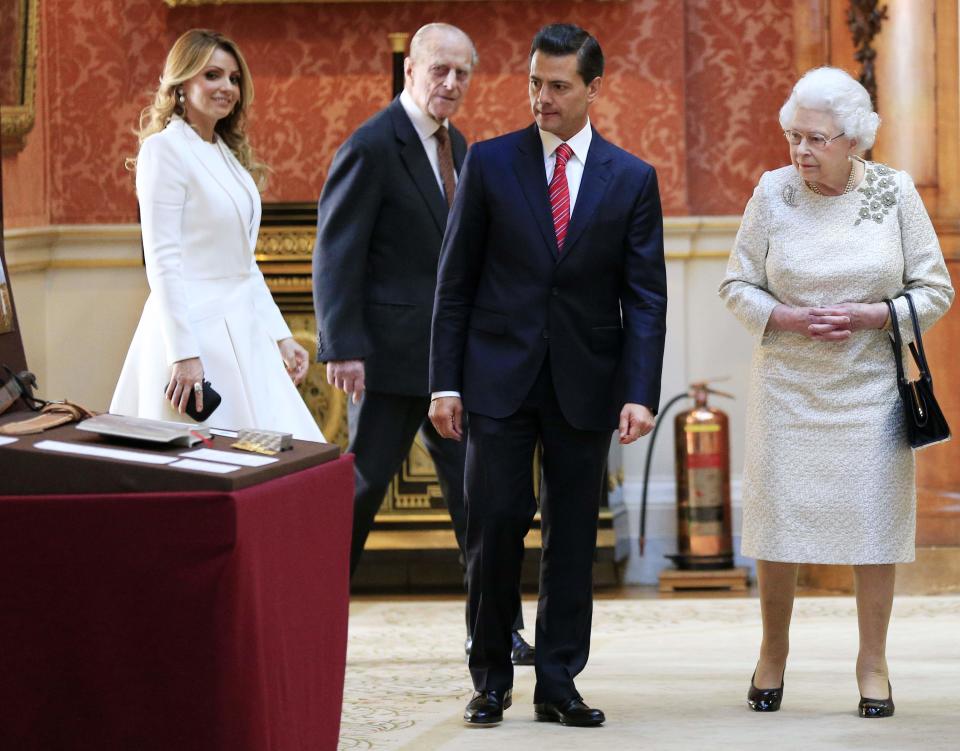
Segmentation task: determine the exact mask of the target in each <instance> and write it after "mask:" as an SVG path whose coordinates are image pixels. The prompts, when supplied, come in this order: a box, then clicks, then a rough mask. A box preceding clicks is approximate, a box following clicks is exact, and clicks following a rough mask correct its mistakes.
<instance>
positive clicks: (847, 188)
mask: <svg viewBox="0 0 960 751" xmlns="http://www.w3.org/2000/svg"><path fill="white" fill-rule="evenodd" d="M856 175H857V163H856V162H855V161H854V160H852V159H851V160H850V177H848V178H847V184H846V186H844V188H843V193H841V194H840V195H846V194H847V193H849V192H850V191H851V190H853V181H854V180H855V179H856ZM804 182H805V183H806V184H807V187H808V188H810V190H812V191H813V192H814V193H816V194H817V195H818V196H822V195H823V193H821V192H820V188H818V187H817V184H816V183H811V182H807V181H806V180H804Z"/></svg>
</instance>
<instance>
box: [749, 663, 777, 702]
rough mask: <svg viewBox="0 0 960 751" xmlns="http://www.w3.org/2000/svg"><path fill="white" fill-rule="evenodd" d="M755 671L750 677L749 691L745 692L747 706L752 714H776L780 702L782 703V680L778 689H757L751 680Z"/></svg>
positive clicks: (755, 672) (754, 676)
mask: <svg viewBox="0 0 960 751" xmlns="http://www.w3.org/2000/svg"><path fill="white" fill-rule="evenodd" d="M756 677H757V671H756V670H754V671H753V675H752V676H751V677H750V690H749V691H747V704H749V705H750V709H752V710H753V711H754V712H778V711H779V710H780V702H782V701H783V678H781V679H780V688H757V687H756V686H755V685H754V683H753V679H754V678H756Z"/></svg>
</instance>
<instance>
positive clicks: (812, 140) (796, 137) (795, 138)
mask: <svg viewBox="0 0 960 751" xmlns="http://www.w3.org/2000/svg"><path fill="white" fill-rule="evenodd" d="M783 135H784V136H785V137H786V139H787V141H789V142H790V145H791V146H799V145H800V143H801V141H803V139H804V138H806V139H807V146H809V147H810V148H811V149H816V150H817V151H820V150H821V149H825V148H827V146H828V145H829V144H830V142H831V141H836V140H837V139H838V138H840V136H842V135H844V133H843V131H841V132H839V133H837V135H835V136H834V137H833V138H827V137H826V136H825V135H822V134H820V133H801V132H800V131H799V130H785V131H783Z"/></svg>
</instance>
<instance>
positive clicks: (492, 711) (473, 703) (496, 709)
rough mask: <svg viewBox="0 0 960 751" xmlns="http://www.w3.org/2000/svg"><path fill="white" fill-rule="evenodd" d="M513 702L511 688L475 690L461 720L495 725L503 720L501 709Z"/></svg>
mask: <svg viewBox="0 0 960 751" xmlns="http://www.w3.org/2000/svg"><path fill="white" fill-rule="evenodd" d="M512 703H513V689H509V688H508V689H507V690H506V691H504V692H503V693H501V692H500V691H495V690H492V689H491V690H489V691H476V692H474V694H473V698H472V699H471V700H470V703H469V704H467V708H466V709H465V710H464V712H463V721H464V722H466V723H467V724H468V725H496V724H497V723H499V722H502V721H503V710H505V709H510V705H511V704H512Z"/></svg>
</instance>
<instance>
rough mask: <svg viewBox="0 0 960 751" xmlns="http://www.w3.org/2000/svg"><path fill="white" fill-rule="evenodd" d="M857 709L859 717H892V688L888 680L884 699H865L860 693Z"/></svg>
mask: <svg viewBox="0 0 960 751" xmlns="http://www.w3.org/2000/svg"><path fill="white" fill-rule="evenodd" d="M859 711H860V716H861V717H893V688H892V687H891V686H890V681H887V698H886V699H865V698H864V697H863V695H861V696H860V707H859Z"/></svg>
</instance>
